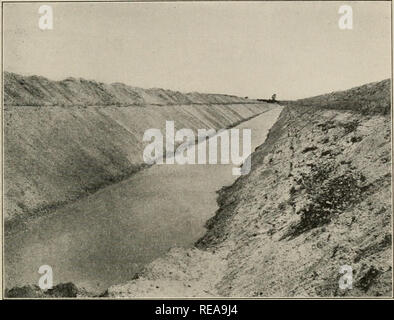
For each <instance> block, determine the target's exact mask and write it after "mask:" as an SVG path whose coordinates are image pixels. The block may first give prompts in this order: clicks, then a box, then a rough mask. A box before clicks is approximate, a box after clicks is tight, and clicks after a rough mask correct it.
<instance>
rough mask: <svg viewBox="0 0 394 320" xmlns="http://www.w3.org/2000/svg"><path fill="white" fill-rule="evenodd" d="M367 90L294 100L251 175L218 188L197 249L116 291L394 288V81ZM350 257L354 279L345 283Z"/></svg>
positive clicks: (161, 262)
mask: <svg viewBox="0 0 394 320" xmlns="http://www.w3.org/2000/svg"><path fill="white" fill-rule="evenodd" d="M360 88H362V89H360ZM360 88H356V89H353V90H351V91H349V92H341V93H339V94H338V95H335V94H330V99H329V101H336V104H335V105H334V106H336V107H335V108H334V107H333V104H331V103H329V104H327V105H325V104H324V102H322V101H323V100H322V98H321V97H317V98H312V99H309V100H308V103H307V104H306V103H305V101H306V100H304V101H302V102H303V103H300V101H297V102H295V103H291V104H290V103H288V106H287V107H286V108H285V109H284V111H283V112H282V114H281V116H280V118H279V120H278V122H277V123H276V124H275V125H274V127H273V128H272V129H271V132H270V135H269V137H268V139H267V141H266V142H265V143H264V144H263V145H262V146H260V147H259V148H258V149H257V150H256V151H255V152H254V154H253V158H252V171H251V173H250V174H249V175H247V176H243V177H241V178H239V179H238V180H237V181H236V182H235V183H234V184H233V185H232V186H230V187H228V188H225V189H222V190H221V191H220V192H219V197H218V203H219V205H220V209H219V210H218V212H217V214H216V216H215V217H213V218H212V219H210V220H209V221H208V223H207V228H208V231H207V233H206V235H205V236H204V237H203V238H202V239H200V240H199V241H198V242H197V244H196V247H195V248H193V249H189V250H184V249H179V248H174V249H172V250H171V251H170V252H169V253H168V254H167V255H166V256H164V257H162V258H160V259H158V260H156V261H154V262H152V263H151V264H149V265H148V266H147V267H146V268H145V271H144V272H142V273H141V274H140V275H139V276H138V278H137V279H134V280H131V281H130V282H128V283H126V284H119V285H117V286H113V287H111V288H109V290H108V295H109V296H111V297H136V296H140V297H141V296H144V297H160V296H161V297H162V296H178V297H179V296H237V297H251V296H254V297H268V296H270V297H273V296H298V297H300V296H391V294H392V292H391V290H392V289H391V288H392V283H391V282H392V265H391V263H392V262H391V261H392V260H391V258H392V233H391V231H392V226H391V215H392V208H391V121H390V116H389V115H387V101H389V100H390V96H389V94H390V82H389V81H384V82H380V83H377V84H370V85H366V86H363V87H360ZM371 92H375V93H374V95H373V97H374V98H371ZM344 96H346V97H348V98H349V99H352V101H349V100H346V101H345V103H344V105H341V104H340V99H342V97H344ZM314 99H315V100H314ZM365 101H368V103H367V104H365ZM315 103H316V105H314V104H315ZM367 107H368V108H367ZM349 109H350V110H349ZM343 265H348V266H350V267H351V268H352V269H353V286H352V289H345V290H343V289H340V288H339V285H338V281H339V279H340V276H341V274H340V273H339V268H340V267H341V266H343Z"/></svg>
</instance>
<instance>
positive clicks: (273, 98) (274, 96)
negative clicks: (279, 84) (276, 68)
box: [271, 93, 276, 101]
mask: <svg viewBox="0 0 394 320" xmlns="http://www.w3.org/2000/svg"><path fill="white" fill-rule="evenodd" d="M271 100H272V101H276V93H274V94H273V95H272V97H271Z"/></svg>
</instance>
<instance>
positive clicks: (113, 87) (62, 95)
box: [4, 72, 248, 106]
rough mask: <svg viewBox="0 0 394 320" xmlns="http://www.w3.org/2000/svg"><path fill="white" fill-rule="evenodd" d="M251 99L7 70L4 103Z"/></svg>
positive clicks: (161, 102)
mask: <svg viewBox="0 0 394 320" xmlns="http://www.w3.org/2000/svg"><path fill="white" fill-rule="evenodd" d="M240 102H244V103H245V102H248V101H247V100H245V99H243V98H240V97H236V96H230V95H223V94H202V93H197V92H193V93H181V92H178V91H171V90H165V89H158V88H153V89H142V88H135V87H131V86H127V85H125V84H123V83H112V84H105V83H102V82H96V81H92V80H85V79H81V78H78V79H76V78H67V79H65V80H62V81H52V80H49V79H47V78H44V77H40V76H22V75H18V74H15V73H11V72H4V104H5V105H13V106H110V105H112V106H129V105H146V104H154V105H171V104H215V103H218V104H219V103H220V104H226V103H240Z"/></svg>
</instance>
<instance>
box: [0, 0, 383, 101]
mask: <svg viewBox="0 0 394 320" xmlns="http://www.w3.org/2000/svg"><path fill="white" fill-rule="evenodd" d="M46 4H48V3H46ZM343 4H349V5H351V7H352V9H353V29H351V30H341V29H340V28H339V26H338V20H339V18H340V16H341V15H340V14H339V13H338V9H339V7H340V6H341V5H343ZM40 5H42V4H40V3H19V4H15V3H12V4H11V3H5V4H4V12H3V16H4V21H3V28H4V29H3V30H4V34H3V36H4V38H3V44H4V48H3V58H4V70H6V71H10V72H16V73H19V74H23V75H33V74H35V75H41V76H45V77H48V78H50V79H52V80H61V79H64V78H67V77H77V78H79V77H81V78H85V79H89V80H96V81H101V82H105V83H112V82H123V83H125V84H128V85H131V86H136V87H143V88H152V87H160V88H165V89H173V90H179V91H184V92H191V91H198V92H211V93H225V94H235V95H238V96H248V97H250V98H269V97H271V95H272V94H273V93H276V94H277V99H297V98H304V97H308V96H313V95H317V94H321V93H327V92H331V91H334V90H343V89H348V88H351V87H354V86H357V85H362V84H365V83H368V82H373V81H378V80H383V79H386V78H389V77H390V76H391V58H390V50H391V43H390V41H391V40H390V39H391V34H390V28H391V25H390V13H391V6H390V2H375V1H374V2H323V1H322V2H227V3H226V2H199V3H198V2H162V3H157V2H156V3H128V2H125V3H53V4H49V5H51V6H52V9H53V29H52V30H41V29H40V28H39V26H38V21H39V18H40V16H41V15H40V14H39V12H38V9H39V7H40Z"/></svg>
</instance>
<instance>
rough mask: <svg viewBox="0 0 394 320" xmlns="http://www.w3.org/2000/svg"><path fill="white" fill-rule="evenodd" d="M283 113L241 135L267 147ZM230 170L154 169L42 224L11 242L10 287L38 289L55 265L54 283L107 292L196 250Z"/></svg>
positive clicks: (254, 122)
mask: <svg viewBox="0 0 394 320" xmlns="http://www.w3.org/2000/svg"><path fill="white" fill-rule="evenodd" d="M280 111H281V108H277V109H274V110H271V111H268V112H265V113H263V114H261V115H259V116H257V117H255V118H253V119H251V120H249V121H246V122H244V123H242V124H240V125H239V126H237V128H239V129H243V128H250V129H251V131H252V151H253V150H254V149H255V147H257V146H258V145H260V144H262V143H263V142H264V140H265V138H266V135H267V133H268V130H269V129H270V127H271V126H272V125H273V124H274V122H275V121H276V120H277V117H278V116H279V113H280ZM233 167H234V165H233V164H229V165H177V164H175V165H154V166H152V167H150V168H149V169H146V170H143V171H141V172H139V173H137V174H135V175H134V176H132V177H131V178H130V179H128V180H125V181H122V182H120V183H118V184H115V185H111V186H109V187H107V188H104V189H102V190H100V191H99V192H97V193H95V194H93V195H91V196H89V197H87V198H84V199H81V200H79V201H77V202H75V203H73V204H71V205H68V206H66V207H64V208H62V209H60V210H57V211H56V212H55V213H54V214H52V215H50V216H48V217H43V218H40V219H39V220H37V221H35V222H34V223H33V224H32V225H31V226H30V229H29V230H28V231H25V232H23V233H19V234H15V235H12V236H9V237H7V238H6V239H5V267H6V270H5V271H6V277H5V280H6V287H8V288H10V287H13V286H21V285H26V284H37V282H38V279H39V277H40V276H41V275H40V274H39V273H38V269H39V267H40V266H41V265H44V264H45V265H50V266H51V267H52V269H53V279H54V284H56V283H60V282H69V281H71V282H73V283H75V284H76V285H77V286H79V287H85V288H86V289H88V290H90V291H94V292H100V291H103V290H104V289H106V288H107V287H109V286H110V285H113V284H117V283H122V282H125V281H128V280H130V279H131V278H132V277H133V275H134V274H135V273H136V272H138V271H139V270H141V268H142V267H143V266H144V265H145V264H147V263H149V262H150V261H152V260H153V259H155V258H157V257H159V256H160V255H162V254H163V253H164V252H166V251H167V250H168V249H169V248H170V247H173V246H183V247H188V246H191V245H192V244H193V243H194V242H195V241H196V240H197V239H198V238H200V237H201V236H202V235H203V234H204V232H205V228H204V223H205V221H206V220H207V219H208V218H210V217H211V216H213V215H214V214H215V211H216V209H217V204H216V196H217V195H216V191H217V190H218V189H220V188H221V187H222V186H225V185H229V184H231V183H232V182H233V181H234V180H235V179H236V178H237V177H236V176H233V175H232V168H233Z"/></svg>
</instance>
